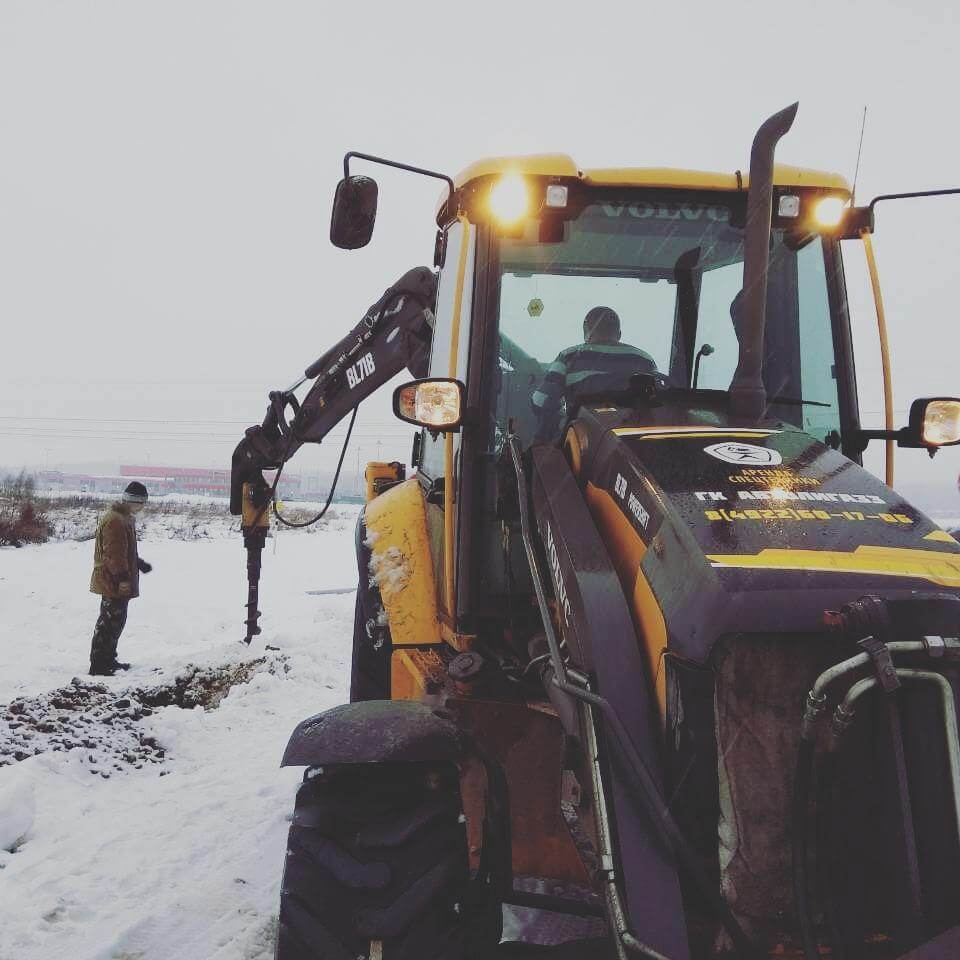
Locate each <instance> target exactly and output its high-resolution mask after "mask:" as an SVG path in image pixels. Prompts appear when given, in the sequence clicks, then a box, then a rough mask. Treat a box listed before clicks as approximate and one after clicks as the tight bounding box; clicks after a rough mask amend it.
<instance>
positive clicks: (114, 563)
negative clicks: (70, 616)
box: [90, 503, 140, 600]
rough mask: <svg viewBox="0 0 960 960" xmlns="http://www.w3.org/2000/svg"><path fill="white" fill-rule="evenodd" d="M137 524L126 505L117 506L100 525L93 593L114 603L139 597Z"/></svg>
mask: <svg viewBox="0 0 960 960" xmlns="http://www.w3.org/2000/svg"><path fill="white" fill-rule="evenodd" d="M138 560H139V558H138V556H137V524H136V521H135V520H134V517H133V514H132V513H131V512H130V508H129V507H128V506H127V505H126V504H125V503H115V504H113V505H112V506H111V507H110V509H109V510H108V511H107V512H106V513H105V514H104V515H103V516H102V517H101V518H100V523H99V524H97V540H96V545H95V546H94V550H93V576H92V577H91V578H90V592H91V593H99V594H100V596H101V597H109V598H110V599H112V600H118V599H123V600H127V599H130V598H131V597H139V596H140V569H139V566H138Z"/></svg>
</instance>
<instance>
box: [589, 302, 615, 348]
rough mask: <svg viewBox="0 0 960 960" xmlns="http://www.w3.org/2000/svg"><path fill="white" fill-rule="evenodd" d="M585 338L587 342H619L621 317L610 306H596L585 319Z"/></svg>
mask: <svg viewBox="0 0 960 960" xmlns="http://www.w3.org/2000/svg"><path fill="white" fill-rule="evenodd" d="M583 339H584V340H585V341H586V342H587V343H617V342H618V341H619V339H620V318H619V317H618V316H617V314H616V311H614V310H611V309H610V308H609V307H594V308H593V309H592V310H590V311H589V312H588V313H587V315H586V317H584V319H583Z"/></svg>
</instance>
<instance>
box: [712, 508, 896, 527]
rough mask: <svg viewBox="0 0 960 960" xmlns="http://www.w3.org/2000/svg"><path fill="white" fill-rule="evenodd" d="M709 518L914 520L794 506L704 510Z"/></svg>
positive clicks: (729, 520) (731, 519)
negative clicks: (801, 508)
mask: <svg viewBox="0 0 960 960" xmlns="http://www.w3.org/2000/svg"><path fill="white" fill-rule="evenodd" d="M703 515H704V516H705V517H706V518H707V519H708V520H714V521H717V520H719V521H726V522H728V523H730V522H733V521H735V520H845V521H847V520H852V521H854V522H856V521H860V520H880V521H882V522H883V523H903V524H912V523H913V520H912V519H911V518H910V517H908V516H907V515H906V514H903V513H861V512H860V511H859V510H843V511H841V512H839V513H830V512H829V511H827V510H795V509H794V508H793V507H775V508H772V509H769V510H763V509H761V510H753V509H751V510H724V509H717V510H704V511H703Z"/></svg>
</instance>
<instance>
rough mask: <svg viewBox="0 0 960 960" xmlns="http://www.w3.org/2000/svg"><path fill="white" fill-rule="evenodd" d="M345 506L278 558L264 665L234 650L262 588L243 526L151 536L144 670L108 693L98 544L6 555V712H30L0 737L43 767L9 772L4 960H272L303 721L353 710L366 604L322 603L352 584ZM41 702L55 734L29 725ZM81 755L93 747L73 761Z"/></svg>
mask: <svg viewBox="0 0 960 960" xmlns="http://www.w3.org/2000/svg"><path fill="white" fill-rule="evenodd" d="M334 509H335V510H336V515H335V516H334V517H333V518H332V519H330V520H325V521H324V522H323V524H322V526H321V528H320V529H319V530H317V532H315V533H298V532H294V531H287V530H280V531H279V533H278V535H277V536H276V538H275V539H274V540H271V541H268V544H267V548H266V550H265V551H264V558H263V560H264V562H263V580H262V585H261V592H260V596H261V602H260V606H261V609H262V610H263V611H264V618H263V620H262V624H263V628H264V633H263V635H262V637H260V638H258V640H257V641H254V643H253V645H252V646H251V648H247V647H245V646H243V645H242V644H240V643H239V642H238V641H239V639H240V637H242V636H243V632H244V630H243V625H242V621H243V618H244V606H243V604H244V601H245V599H246V579H245V558H244V552H243V549H242V545H241V540H240V537H239V534H233V535H230V536H228V535H227V533H228V530H229V527H230V526H232V525H233V524H229V523H227V522H223V523H217V522H213V521H211V524H210V526H209V528H208V529H207V531H206V532H207V536H206V537H201V538H200V539H195V540H190V539H186V540H185V539H177V538H176V532H175V531H176V529H177V526H176V522H173V521H171V522H170V523H168V524H164V523H158V524H156V525H153V524H148V525H147V529H146V530H145V542H144V543H143V545H142V548H141V553H142V554H143V556H144V557H145V558H146V559H148V560H149V561H150V562H151V563H152V564H153V565H154V571H153V573H151V574H150V575H149V576H145V577H143V578H142V583H141V592H142V596H141V597H140V598H139V599H138V600H136V601H133V602H132V603H131V605H130V617H129V621H128V626H127V629H126V631H125V633H124V636H123V638H122V639H121V642H120V651H119V652H120V656H121V659H124V660H129V661H131V662H132V668H131V669H130V671H129V672H128V673H126V674H125V675H120V676H117V677H115V678H98V681H102V684H101V687H100V690H99V691H98V690H91V689H90V683H91V680H92V678H89V677H84V675H85V674H86V670H87V658H88V654H89V643H90V634H91V631H92V628H93V624H94V621H95V619H96V614H97V604H98V598H97V597H95V596H94V595H93V594H90V593H89V592H87V586H88V582H89V576H90V567H91V561H92V553H93V545H92V543H90V542H74V541H66V542H57V543H49V544H45V545H43V546H37V547H24V548H22V549H19V550H15V549H12V548H9V549H2V550H0V704H11V708H13V709H14V710H15V709H16V708H17V704H19V709H20V712H19V713H17V712H11V709H10V708H8V709H7V711H6V718H5V719H4V718H3V717H2V716H0V739H2V738H3V737H4V735H6V737H7V738H8V739H9V738H10V737H11V736H13V735H14V734H15V733H19V737H20V741H19V742H20V745H21V747H22V746H23V745H24V744H27V746H28V749H27V750H25V751H21V752H22V753H23V752H26V753H31V750H40V751H41V752H39V753H37V754H36V755H32V754H31V755H30V756H29V757H28V759H25V760H23V761H22V762H11V758H10V757H7V761H8V762H7V763H6V765H2V763H3V760H4V758H3V756H2V755H0V960H60V958H63V960H68V958H69V960H170V958H174V957H175V958H177V960H228V958H229V960H270V958H272V957H273V941H274V936H275V923H276V921H275V916H276V912H277V907H278V902H279V888H280V877H281V871H282V866H283V856H284V850H285V842H286V830H287V825H288V818H289V816H290V815H291V813H292V809H293V799H294V793H295V790H296V786H297V784H298V782H299V779H300V776H301V774H302V771H301V770H299V769H290V770H280V769H279V767H278V764H279V760H280V756H281V754H282V751H283V747H284V745H285V743H286V738H287V736H288V735H289V733H290V731H291V729H292V728H293V727H294V726H295V725H296V724H297V723H298V722H299V721H300V720H301V719H303V718H304V717H306V716H308V715H310V714H312V713H315V712H317V711H319V710H323V709H325V708H327V707H329V706H332V705H334V704H336V703H339V702H342V701H343V700H345V699H346V696H347V678H348V669H349V666H348V658H349V648H350V636H351V629H352V620H353V605H354V594H353V593H352V592H346V593H341V594H326V595H311V594H308V591H315V590H318V589H327V590H328V589H332V588H340V587H343V588H350V587H353V586H355V584H356V578H357V574H356V562H355V558H354V547H353V529H354V522H355V519H356V508H353V507H336V508H334ZM151 526H153V527H154V528H153V529H151ZM265 643H269V644H270V645H272V646H276V647H279V648H280V649H279V650H278V651H268V650H266V649H265ZM245 663H248V664H249V665H248V666H244V664H245ZM185 676H188V677H193V678H194V679H195V680H197V683H199V686H198V687H197V684H194V686H195V687H197V689H200V692H201V695H200V697H199V703H198V705H196V706H193V707H192V708H190V707H189V703H190V702H193V701H191V700H190V699H189V697H188V698H186V699H185V698H184V697H182V696H181V697H180V700H181V702H186V703H187V704H188V706H187V707H184V706H177V705H170V706H163V705H162V703H163V702H164V696H163V695H161V696H160V700H159V701H158V700H156V699H154V700H152V701H150V702H151V703H153V704H154V705H153V706H146V704H147V701H148V699H149V697H148V693H145V692H144V691H147V692H149V691H151V690H153V691H157V690H159V691H161V694H162V693H163V691H165V690H166V691H171V690H173V691H177V690H179V691H180V692H182V690H183V688H184V681H183V679H182V678H184V677H185ZM74 677H78V678H80V679H81V681H82V682H81V684H80V685H79V686H78V685H74V684H72V683H71V681H72V680H73V678H74ZM178 677H180V678H181V681H180V682H179V686H177V678H178ZM210 677H216V678H219V681H218V682H219V683H220V687H219V688H218V690H217V693H216V696H208V695H207V694H208V693H209V690H208V686H205V684H206V683H207V681H208V680H209V678H210ZM246 677H249V680H248V681H247V682H236V683H235V685H233V686H232V687H231V686H230V682H231V679H232V680H233V681H238V680H242V679H245V678H246ZM224 678H225V679H224ZM224 690H226V691H227V692H226V696H225V697H224V698H223V699H222V700H220V701H219V704H217V705H216V706H214V707H212V708H210V709H205V707H204V706H203V705H202V704H203V703H205V702H206V703H208V706H211V705H212V704H213V703H215V702H216V697H218V696H220V695H222V693H223V692H224ZM49 691H57V692H56V693H54V694H52V695H50V694H49ZM204 691H207V693H205V692H204ZM37 697H45V698H46V699H44V700H42V701H41V702H42V704H43V705H44V706H45V707H46V709H48V710H49V714H50V718H51V724H50V726H51V727H52V729H51V730H47V731H46V732H45V731H43V730H38V729H36V727H35V726H32V725H31V724H30V723H26V724H24V723H23V722H22V721H23V720H24V719H25V718H26V719H29V718H30V710H31V709H32V708H33V707H32V706H31V705H33V706H36V704H35V703H34V701H33V700H32V699H31V698H37ZM18 698H20V699H19V700H18ZM71 698H73V700H71ZM167 699H168V700H169V697H168V698H167ZM76 702H81V703H82V704H83V712H84V713H85V714H86V716H87V717H88V722H87V723H86V724H84V725H83V726H82V727H81V726H79V725H78V724H77V722H76V714H77V712H78V711H77V710H76V708H75V706H74V707H73V708H72V707H71V704H72V703H74V704H75V703H76ZM158 704H159V705H158ZM3 712H4V709H3V708H2V707H0V714H2V713H3ZM5 723H6V726H4V725H5ZM11 723H15V724H17V725H18V726H17V727H16V729H15V730H11V729H10V726H11ZM64 731H66V733H64ZM124 738H126V739H124ZM131 738H132V739H131ZM78 739H79V742H80V743H81V744H82V743H83V742H84V741H86V742H87V743H89V744H91V745H90V746H89V747H88V746H83V745H80V746H76V747H75V748H74V749H65V744H64V741H66V744H67V745H72V744H75V743H77V741H78ZM118 744H119V746H118ZM128 748H129V749H128ZM127 753H128V754H129V758H128V759H127V760H125V759H124V755H125V754H127ZM11 851H12V852H11Z"/></svg>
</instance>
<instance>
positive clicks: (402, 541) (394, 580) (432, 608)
mask: <svg viewBox="0 0 960 960" xmlns="http://www.w3.org/2000/svg"><path fill="white" fill-rule="evenodd" d="M364 522H365V523H366V527H367V538H366V545H367V546H369V548H370V575H371V576H372V577H373V580H374V581H375V582H376V585H377V587H378V588H379V590H380V597H381V598H382V600H383V607H384V609H385V610H386V612H387V619H388V620H389V623H390V636H391V639H392V641H393V645H394V647H402V646H408V645H412V646H422V645H424V644H435V643H440V618H439V615H438V612H437V588H436V580H435V578H434V574H433V560H432V558H431V555H430V536H429V533H428V531H427V511H426V506H425V504H424V499H423V488H422V487H421V486H420V482H419V480H418V479H417V478H416V477H411V478H410V479H409V480H405V481H403V482H402V483H398V484H397V485H396V486H394V487H391V488H390V489H389V490H387V491H385V492H384V493H381V494H380V496H378V497H377V498H376V499H374V500H371V501H370V503H368V504H367V506H366V508H365V509H364Z"/></svg>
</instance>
